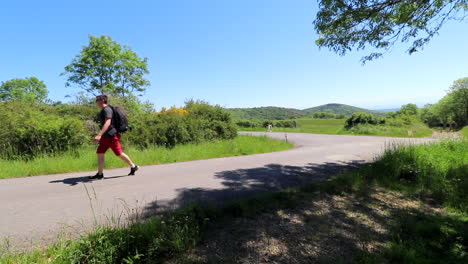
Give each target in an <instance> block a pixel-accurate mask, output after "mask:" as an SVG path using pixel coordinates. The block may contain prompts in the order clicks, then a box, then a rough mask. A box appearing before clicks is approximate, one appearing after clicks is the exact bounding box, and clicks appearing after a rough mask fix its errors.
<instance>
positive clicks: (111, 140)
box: [88, 95, 139, 180]
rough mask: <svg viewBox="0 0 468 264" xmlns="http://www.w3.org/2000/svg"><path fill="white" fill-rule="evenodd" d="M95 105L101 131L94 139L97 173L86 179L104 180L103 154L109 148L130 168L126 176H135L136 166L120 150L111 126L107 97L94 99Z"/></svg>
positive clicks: (116, 133)
mask: <svg viewBox="0 0 468 264" xmlns="http://www.w3.org/2000/svg"><path fill="white" fill-rule="evenodd" d="M96 105H97V106H98V107H99V108H100V109H101V113H100V114H99V118H100V121H101V131H99V133H98V134H97V136H96V137H95V138H94V142H95V143H98V144H99V147H98V149H97V151H96V153H97V155H98V172H97V174H96V175H94V176H90V177H88V178H89V179H90V180H94V179H102V178H104V172H103V171H104V161H105V153H106V152H107V150H108V149H109V148H110V149H112V151H113V152H114V154H115V155H116V156H117V157H120V158H121V159H122V160H123V161H125V162H126V163H127V164H128V165H129V166H130V173H129V174H128V175H135V172H136V171H137V170H138V168H139V167H138V166H137V165H135V163H133V162H132V160H131V159H130V157H129V156H128V155H127V154H125V153H124V152H123V150H122V145H121V143H120V134H119V133H118V132H117V129H115V128H114V127H113V126H112V117H113V115H114V112H113V110H112V108H111V107H110V106H109V105H108V98H107V95H99V96H97V97H96Z"/></svg>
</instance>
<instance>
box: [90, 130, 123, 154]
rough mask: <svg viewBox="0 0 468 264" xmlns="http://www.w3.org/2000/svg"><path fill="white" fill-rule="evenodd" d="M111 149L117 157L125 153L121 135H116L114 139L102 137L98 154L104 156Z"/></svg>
mask: <svg viewBox="0 0 468 264" xmlns="http://www.w3.org/2000/svg"><path fill="white" fill-rule="evenodd" d="M109 148H110V149H112V151H114V153H115V155H116V156H120V155H121V154H122V153H123V150H122V144H120V135H116V136H114V137H113V138H105V137H101V140H99V147H98V149H97V151H96V153H98V154H104V153H106V151H107V150H108V149H109Z"/></svg>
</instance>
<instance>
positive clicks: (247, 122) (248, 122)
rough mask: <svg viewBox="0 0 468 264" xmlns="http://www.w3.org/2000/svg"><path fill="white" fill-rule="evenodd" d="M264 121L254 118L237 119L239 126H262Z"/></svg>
mask: <svg viewBox="0 0 468 264" xmlns="http://www.w3.org/2000/svg"><path fill="white" fill-rule="evenodd" d="M262 124H263V123H262V122H260V121H252V120H241V121H237V122H236V125H237V126H239V127H262Z"/></svg>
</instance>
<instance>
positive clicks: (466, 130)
mask: <svg viewBox="0 0 468 264" xmlns="http://www.w3.org/2000/svg"><path fill="white" fill-rule="evenodd" d="M460 133H461V134H462V135H463V136H464V137H465V138H468V126H466V127H464V128H463V129H462V130H460Z"/></svg>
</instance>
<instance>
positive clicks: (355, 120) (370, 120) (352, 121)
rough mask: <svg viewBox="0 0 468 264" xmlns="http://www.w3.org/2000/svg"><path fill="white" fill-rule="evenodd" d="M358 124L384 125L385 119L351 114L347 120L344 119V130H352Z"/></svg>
mask: <svg viewBox="0 0 468 264" xmlns="http://www.w3.org/2000/svg"><path fill="white" fill-rule="evenodd" d="M359 124H371V125H378V124H385V119H384V118H382V117H379V116H376V115H372V114H368V113H364V112H358V113H354V114H352V115H351V116H350V117H349V118H348V119H346V125H345V126H346V128H348V129H349V128H352V127H354V126H356V125H359Z"/></svg>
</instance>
